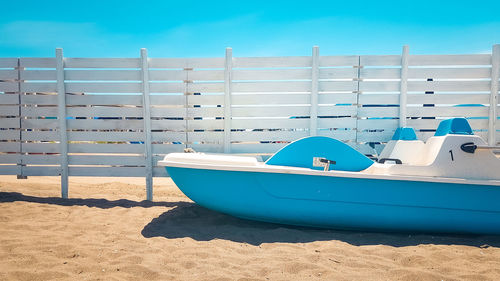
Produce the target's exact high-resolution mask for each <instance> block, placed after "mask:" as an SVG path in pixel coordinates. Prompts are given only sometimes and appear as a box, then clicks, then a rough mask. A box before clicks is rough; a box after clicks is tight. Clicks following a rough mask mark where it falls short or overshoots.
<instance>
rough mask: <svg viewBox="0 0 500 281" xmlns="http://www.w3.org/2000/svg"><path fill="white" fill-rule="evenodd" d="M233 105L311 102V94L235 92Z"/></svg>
mask: <svg viewBox="0 0 500 281" xmlns="http://www.w3.org/2000/svg"><path fill="white" fill-rule="evenodd" d="M320 101H321V96H320ZM232 102H233V105H264V104H265V105H293V104H309V103H310V97H309V94H234V95H233V96H232Z"/></svg>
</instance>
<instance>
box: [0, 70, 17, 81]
mask: <svg viewBox="0 0 500 281" xmlns="http://www.w3.org/2000/svg"><path fill="white" fill-rule="evenodd" d="M0 80H17V70H15V69H0Z"/></svg>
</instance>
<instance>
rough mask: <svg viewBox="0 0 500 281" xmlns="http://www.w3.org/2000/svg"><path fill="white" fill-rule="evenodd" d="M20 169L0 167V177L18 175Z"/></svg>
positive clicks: (16, 167)
mask: <svg viewBox="0 0 500 281" xmlns="http://www.w3.org/2000/svg"><path fill="white" fill-rule="evenodd" d="M20 174H21V167H20V166H18V165H0V175H20Z"/></svg>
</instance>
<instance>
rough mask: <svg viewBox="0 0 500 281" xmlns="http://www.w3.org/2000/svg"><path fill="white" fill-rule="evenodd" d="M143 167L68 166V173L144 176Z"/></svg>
mask: <svg viewBox="0 0 500 281" xmlns="http://www.w3.org/2000/svg"><path fill="white" fill-rule="evenodd" d="M145 174H146V168H145V167H71V166H70V167H69V175H70V176H77V177H144V175H145Z"/></svg>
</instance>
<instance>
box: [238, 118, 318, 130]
mask: <svg viewBox="0 0 500 281" xmlns="http://www.w3.org/2000/svg"><path fill="white" fill-rule="evenodd" d="M295 128H309V120H308V119H261V118H258V119H257V118H256V119H234V120H233V129H295Z"/></svg>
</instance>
